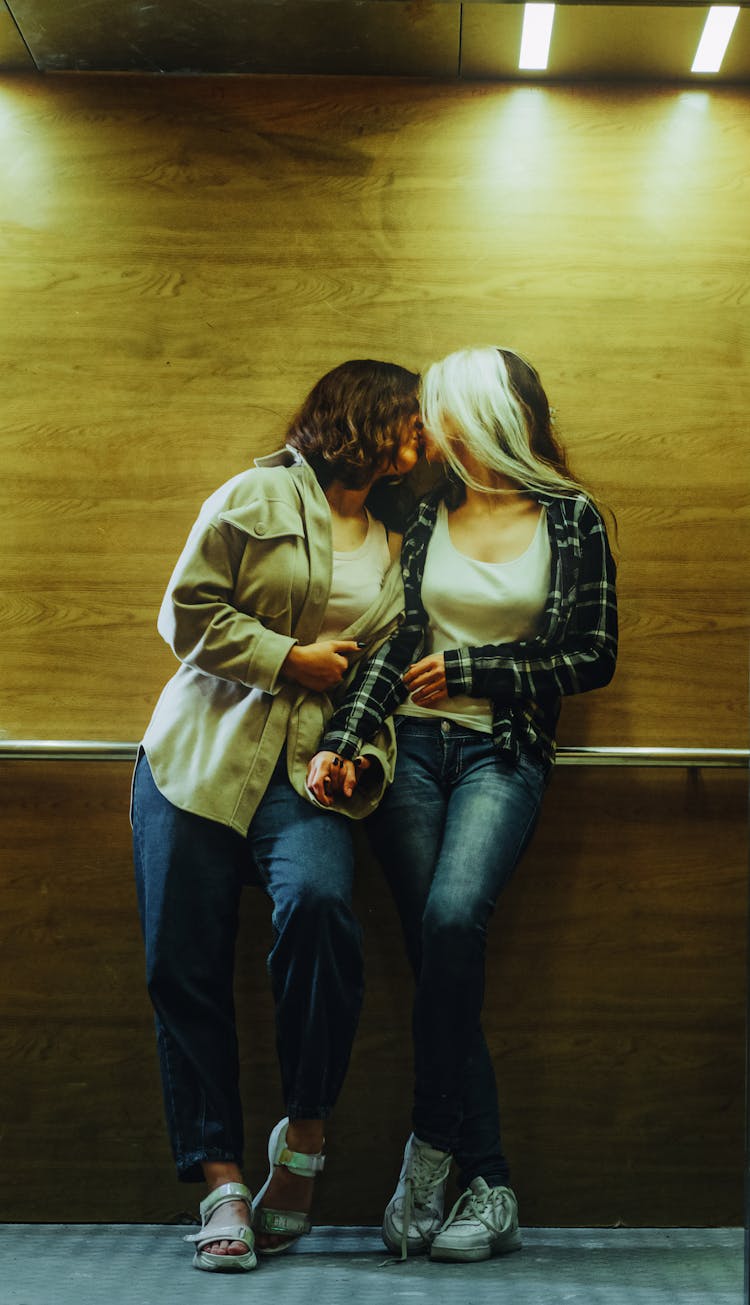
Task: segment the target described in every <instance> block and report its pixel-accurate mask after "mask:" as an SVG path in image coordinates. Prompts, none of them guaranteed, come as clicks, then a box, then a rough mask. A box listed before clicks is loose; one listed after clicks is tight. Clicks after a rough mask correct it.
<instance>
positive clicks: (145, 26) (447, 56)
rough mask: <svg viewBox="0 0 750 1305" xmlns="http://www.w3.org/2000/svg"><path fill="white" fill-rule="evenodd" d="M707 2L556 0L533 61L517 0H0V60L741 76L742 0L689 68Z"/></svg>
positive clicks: (60, 65) (479, 73)
mask: <svg viewBox="0 0 750 1305" xmlns="http://www.w3.org/2000/svg"><path fill="white" fill-rule="evenodd" d="M744 3H745V5H747V4H750V0H744ZM706 9H707V5H706V4H705V3H702V0H680V3H677V4H674V5H664V4H661V3H656V0H649V2H648V3H642V4H640V5H632V4H624V3H621V2H620V0H613V2H611V3H608V4H602V3H600V2H599V0H583V2H582V3H576V4H572V3H563V4H558V7H557V12H556V16H555V24H554V31H553V37H552V50H551V61H550V67H549V70H548V72H547V73H546V74H545V73H536V72H535V73H523V72H519V70H518V68H517V58H518V49H519V45H520V32H521V22H522V17H523V4H522V3H520V2H519V0H517V2H515V3H508V2H506V0H497V3H488V2H487V0H464V3H463V4H462V3H460V0H157V2H156V3H152V4H144V3H142V2H141V0H0V67H4V68H28V67H29V54H28V52H27V49H26V46H28V49H29V50H30V51H31V54H32V56H33V59H34V62H35V64H36V66H37V67H38V68H39V69H40V70H42V71H45V72H51V71H81V72H83V71H86V72H88V71H97V72H147V73H158V72H165V73H290V74H305V73H314V74H349V75H355V76H356V75H358V74H359V75H365V74H383V75H389V76H416V77H438V78H443V77H445V78H454V77H457V76H463V77H467V78H472V77H474V78H485V77H488V78H503V79H512V80H520V81H528V80H533V81H539V80H542V79H544V78H545V77H547V78H549V79H560V80H564V81H575V80H581V81H583V80H616V79H636V80H643V81H660V82H672V81H678V80H687V81H693V82H696V81H702V82H705V81H711V80H715V81H722V82H730V81H733V82H744V83H747V82H750V10H748V8H746V7H743V9H742V12H741V13H740V17H739V20H738V22H737V26H736V29H735V33H734V37H733V39H732V42H731V45H730V48H729V52H728V54H727V56H726V58H725V60H724V66H723V68H722V70H721V73H720V74H718V76H716V77H715V78H709V77H706V76H702V77H700V78H696V77H693V76H692V75H691V73H690V65H691V63H692V60H693V56H694V54H695V49H696V46H697V43H698V38H699V36H700V32H701V29H702V26H703V21H704V16H705V13H706ZM11 14H12V15H13V17H11ZM13 18H15V23H14V21H13ZM16 24H17V26H16ZM19 29H20V33H21V34H22V36H23V39H21V35H19ZM24 42H25V44H24Z"/></svg>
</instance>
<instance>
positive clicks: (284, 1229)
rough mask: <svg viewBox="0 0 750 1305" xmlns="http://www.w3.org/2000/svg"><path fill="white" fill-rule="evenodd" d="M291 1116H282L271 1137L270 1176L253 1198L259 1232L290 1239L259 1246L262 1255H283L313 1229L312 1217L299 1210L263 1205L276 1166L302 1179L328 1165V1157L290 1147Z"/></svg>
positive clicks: (269, 1144) (311, 1176) (255, 1225)
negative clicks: (287, 1131) (268, 1207)
mask: <svg viewBox="0 0 750 1305" xmlns="http://www.w3.org/2000/svg"><path fill="white" fill-rule="evenodd" d="M288 1123H289V1120H288V1119H286V1118H285V1119H280V1120H279V1122H278V1124H277V1125H276V1127H275V1128H274V1130H273V1132H272V1133H271V1136H270V1137H269V1139H268V1164H269V1170H268V1178H267V1179H266V1181H265V1183H264V1184H263V1186H262V1187H261V1189H260V1191H259V1192H258V1195H257V1196H256V1198H255V1200H254V1201H253V1216H254V1218H253V1224H254V1227H255V1231H256V1232H259V1233H264V1234H267V1235H268V1236H271V1237H284V1238H285V1239H286V1240H285V1241H283V1242H281V1243H280V1245H278V1246H259V1247H258V1254H259V1255H280V1254H281V1252H282V1251H287V1250H289V1247H290V1246H291V1245H292V1244H293V1243H294V1242H296V1240H297V1238H298V1237H304V1236H305V1234H306V1233H309V1231H310V1219H309V1216H308V1215H306V1214H303V1213H301V1212H300V1211H297V1210H269V1209H267V1208H265V1207H263V1206H262V1205H261V1202H262V1200H263V1197H264V1196H265V1194H266V1192H267V1191H268V1188H269V1186H270V1183H271V1179H272V1178H273V1171H274V1167H275V1166H276V1165H283V1166H284V1168H285V1169H289V1170H290V1171H291V1172H292V1173H293V1174H298V1175H299V1177H300V1178H315V1176H316V1174H319V1173H320V1171H321V1169H322V1168H323V1166H324V1164H325V1156H324V1155H322V1154H320V1153H318V1154H317V1155H306V1154H305V1153H304V1152H303V1151H291V1150H290V1149H289V1147H288V1146H287V1141H286V1130H287V1125H288Z"/></svg>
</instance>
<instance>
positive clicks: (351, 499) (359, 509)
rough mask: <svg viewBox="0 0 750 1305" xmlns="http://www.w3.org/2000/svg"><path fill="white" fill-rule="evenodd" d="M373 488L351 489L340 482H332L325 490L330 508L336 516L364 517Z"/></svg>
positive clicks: (366, 486)
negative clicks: (367, 499) (366, 501)
mask: <svg viewBox="0 0 750 1305" xmlns="http://www.w3.org/2000/svg"><path fill="white" fill-rule="evenodd" d="M371 488H372V486H371V485H369V484H368V485H365V486H364V488H363V489H349V488H348V487H347V486H346V485H342V483H341V481H340V480H332V481H331V483H330V485H329V486H328V488H327V489H326V490H325V496H326V498H327V499H328V506H329V507H330V509H331V511H332V512H333V513H335V515H336V516H338V517H363V516H364V515H365V499H366V498H367V495H368V494H369V492H370V490H371Z"/></svg>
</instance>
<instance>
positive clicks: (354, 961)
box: [133, 755, 363, 1182]
mask: <svg viewBox="0 0 750 1305" xmlns="http://www.w3.org/2000/svg"><path fill="white" fill-rule="evenodd" d="M133 847H134V854H135V869H136V887H137V891H138V906H139V911H140V916H141V925H142V928H143V935H144V940H145V945H146V971H147V983H148V990H149V995H150V997H151V1000H152V1003H153V1005H154V1009H155V1011H156V1029H157V1041H158V1049H159V1062H160V1068H161V1075H162V1087H163V1093H164V1104H165V1112H166V1117H167V1124H168V1128H169V1135H170V1141H171V1144H172V1150H173V1153H174V1157H175V1162H176V1166H177V1173H178V1177H179V1178H181V1179H182V1180H184V1181H186V1182H198V1181H201V1180H202V1178H203V1169H202V1162H203V1161H204V1160H209V1161H210V1160H229V1161H233V1162H234V1163H236V1164H238V1165H240V1166H241V1165H242V1152H243V1118H242V1105H241V1101H240V1094H239V1055H238V1042H237V1031H236V1027H235V1009H234V996H233V980H234V953H235V941H236V936H237V924H238V913H239V901H240V894H241V891H242V887H243V884H244V883H246V882H248V881H249V880H250V881H252V880H253V879H255V881H256V882H257V881H258V879H260V882H261V884H262V886H263V888H264V889H265V891H266V892H267V894H268V896H269V897H270V898H271V901H272V903H273V917H272V918H273V933H274V942H273V947H272V949H271V952H270V955H269V957H268V968H269V973H270V976H271V984H272V989H273V995H274V999H275V1004H276V1040H277V1048H278V1054H279V1063H280V1067H281V1080H282V1089H283V1094H284V1101H285V1103H286V1110H287V1113H288V1114H289V1116H290V1118H292V1119H323V1118H326V1116H327V1115H328V1114H330V1112H331V1110H332V1108H333V1105H334V1103H335V1101H336V1098H337V1096H338V1093H339V1091H340V1088H341V1085H342V1083H343V1080H344V1075H345V1073H346V1070H347V1066H348V1063H349V1055H350V1052H351V1046H352V1042H353V1039H354V1034H355V1031H356V1027H357V1022H358V1018H359V1011H360V1006H361V1003H362V990H363V979H362V935H361V930H360V927H359V924H358V923H357V920H356V918H355V916H354V914H353V912H352V908H351V890H352V880H353V872H354V859H353V852H352V839H351V830H350V827H349V822H348V821H347V820H346V819H345V818H344V817H343V816H339V815H337V814H336V813H335V812H327V811H321V810H319V809H318V808H316V807H314V806H313V805H312V804H311V803H309V802H306V801H305V799H304V798H302V797H300V796H299V795H298V794H297V793H296V792H295V791H294V789H293V788H292V786H291V784H290V783H289V780H288V778H287V774H286V762H285V758H284V756H283V755H282V758H281V760H280V761H279V764H278V765H277V767H276V770H275V771H274V774H273V776H272V778H271V781H270V783H269V786H268V789H267V790H266V793H265V796H264V797H263V800H262V802H261V804H260V806H259V808H258V810H257V812H256V814H255V816H254V818H253V821H252V824H251V826H250V829H249V831H248V835H247V838H243V837H242V836H241V835H240V834H238V833H236V832H235V831H234V830H231V829H229V828H227V827H225V826H224V825H220V824H218V823H216V822H215V821H212V820H206V819H204V818H203V817H201V816H196V815H192V814H191V813H190V812H187V811H182V810H180V809H178V808H177V807H175V806H173V805H172V803H171V802H168V801H167V799H166V798H165V797H164V796H163V795H162V794H161V793H160V792H159V790H158V789H157V787H156V785H155V783H154V780H153V777H152V775H151V771H150V768H149V765H148V761H147V759H146V757H145V756H143V755H142V756H141V757H140V760H139V762H138V765H137V768H136V775H135V783H134V810H133Z"/></svg>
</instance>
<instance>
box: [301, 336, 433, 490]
mask: <svg viewBox="0 0 750 1305" xmlns="http://www.w3.org/2000/svg"><path fill="white" fill-rule="evenodd" d="M418 386H419V376H418V374H417V373H416V372H410V371H407V369H406V368H405V367H399V366H398V364H397V363H387V362H375V361H373V360H372V359H371V358H365V359H355V360H353V361H350V362H344V363H341V364H340V365H339V366H338V367H334V368H333V370H332V371H330V372H326V374H325V376H322V377H321V378H320V380H319V381H318V383H317V385H315V386H313V388H312V390H311V391H310V393H309V394H308V396H307V398H306V399H305V402H304V403H303V404H302V407H301V408H300V410H299V412H298V413H297V415H296V417H295V418H294V419H293V421H292V422H291V424H290V426H289V429H288V431H287V436H286V441H287V444H291V445H292V447H293V448H295V449H297V450H298V451H299V452H300V453H301V454H302V456H303V457H304V458H305V459H306V460H307V462H309V464H310V466H311V467H312V469H313V471H314V472H315V474H316V476H317V477H318V480H319V482H320V484H321V486H322V488H323V489H326V488H327V486H328V485H329V484H330V483H331V481H333V480H338V481H341V483H342V484H343V485H346V487H347V488H348V489H362V488H363V487H364V486H365V485H366V484H367V482H368V481H369V480H371V479H372V477H373V475H374V474H375V473H376V472H377V471H379V470H381V469H382V468H383V466H384V465H385V466H387V465H389V464H390V463H391V462H392V461H393V459H394V457H395V455H396V452H397V450H398V446H399V441H400V439H401V434H402V429H403V423H404V420H405V419H407V418H408V417H411V416H413V415H414V414H415V413H417V412H418V411H419V401H418V398H417V391H418Z"/></svg>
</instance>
